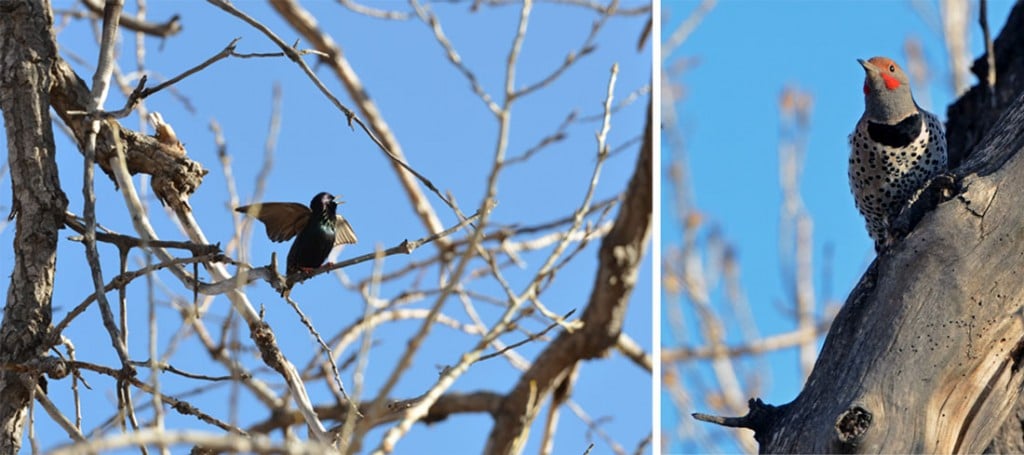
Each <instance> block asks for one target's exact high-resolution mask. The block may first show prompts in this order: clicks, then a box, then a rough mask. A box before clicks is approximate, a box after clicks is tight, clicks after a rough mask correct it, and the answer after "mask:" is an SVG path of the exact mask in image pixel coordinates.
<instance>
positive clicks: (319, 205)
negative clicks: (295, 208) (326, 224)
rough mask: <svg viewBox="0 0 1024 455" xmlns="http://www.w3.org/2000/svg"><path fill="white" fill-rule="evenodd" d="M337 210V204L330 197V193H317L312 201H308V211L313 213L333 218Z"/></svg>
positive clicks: (332, 197)
mask: <svg viewBox="0 0 1024 455" xmlns="http://www.w3.org/2000/svg"><path fill="white" fill-rule="evenodd" d="M337 208H338V203H337V202H335V201H334V196H331V193H327V192H320V193H317V195H316V196H313V200H311V201H309V209H310V210H312V211H313V213H323V214H327V215H330V216H332V217H333V216H334V211H335V209H337Z"/></svg>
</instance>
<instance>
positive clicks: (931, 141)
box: [849, 57, 946, 252]
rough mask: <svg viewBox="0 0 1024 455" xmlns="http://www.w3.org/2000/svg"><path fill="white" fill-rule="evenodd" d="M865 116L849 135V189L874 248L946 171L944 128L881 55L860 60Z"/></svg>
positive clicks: (879, 247) (890, 239) (889, 241)
mask: <svg viewBox="0 0 1024 455" xmlns="http://www.w3.org/2000/svg"><path fill="white" fill-rule="evenodd" d="M857 61H858V62H860V64H861V66H863V67H864V74H865V76H864V115H862V116H861V117H860V121H858V122H857V128H856V129H855V130H854V131H853V134H851V135H850V168H849V177H850V189H851V190H852V191H853V199H854V202H855V203H856V205H857V210H859V211H860V213H861V214H862V215H864V218H865V220H866V221H867V228H868V235H870V236H871V238H872V240H874V241H875V251H879V252H880V251H882V249H883V248H886V247H888V246H890V245H892V243H893V241H894V239H893V232H892V230H891V226H892V222H893V221H894V220H895V218H896V217H897V215H899V213H900V211H901V210H902V209H903V207H905V206H906V205H907V204H908V203H910V202H912V201H913V200H914V199H915V198H916V197H917V194H918V192H919V191H920V190H921V189H922V187H923V186H925V184H926V183H927V182H928V181H929V180H930V179H932V178H933V177H935V176H936V175H938V174H941V173H942V172H944V171H946V133H945V131H944V130H943V127H942V122H941V121H939V118H938V117H936V116H935V115H934V114H932V113H930V112H928V111H925V110H924V109H921V108H920V107H918V105H917V103H916V102H915V101H914V97H913V96H912V95H911V94H910V81H909V79H908V78H907V75H906V74H905V73H904V72H903V69H901V68H900V67H899V65H897V64H896V63H895V62H893V61H892V60H890V59H888V58H885V57H873V58H871V59H870V60H867V61H864V60H861V59H857Z"/></svg>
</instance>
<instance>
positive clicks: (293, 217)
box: [235, 202, 311, 242]
mask: <svg viewBox="0 0 1024 455" xmlns="http://www.w3.org/2000/svg"><path fill="white" fill-rule="evenodd" d="M250 210H254V211H255V212H254V213H249V211H250ZM235 211H236V212H239V213H245V214H247V215H252V216H255V217H256V218H257V219H259V220H260V221H262V222H263V225H264V226H266V228H267V237H269V238H270V240H271V241H274V242H283V241H285V240H288V239H290V238H292V237H295V234H298V233H299V231H301V230H302V228H304V227H306V222H308V221H309V214H310V213H311V212H310V210H309V207H306V206H304V205H302V204H296V203H294V202H264V203H262V204H253V205H244V206H242V207H238V208H236V209H235Z"/></svg>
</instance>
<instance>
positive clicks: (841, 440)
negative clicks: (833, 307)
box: [712, 2, 1024, 453]
mask: <svg viewBox="0 0 1024 455" xmlns="http://www.w3.org/2000/svg"><path fill="white" fill-rule="evenodd" d="M994 53H995V57H996V58H995V61H996V67H997V68H998V71H997V74H996V80H997V83H996V86H995V88H994V89H992V90H990V89H989V87H988V86H987V85H985V84H984V83H981V84H979V85H978V86H976V87H974V88H973V89H972V90H970V91H969V92H968V93H967V94H965V95H964V96H963V97H962V98H961V99H959V100H958V101H957V102H956V103H955V104H953V105H952V106H951V107H950V109H949V124H948V127H947V130H948V137H949V142H950V143H949V146H950V149H951V155H954V158H953V159H954V160H955V162H956V163H958V164H959V165H958V166H957V167H956V168H955V169H954V170H953V171H952V179H951V180H949V181H950V182H953V185H951V186H952V187H953V191H952V193H953V196H952V198H941V199H948V200H945V201H944V202H942V203H938V204H937V206H936V207H934V208H931V207H926V208H927V209H928V210H927V211H926V213H924V212H923V211H922V210H921V207H912V210H910V211H909V212H916V213H924V216H923V217H922V218H921V219H920V222H918V223H916V228H913V230H912V231H911V232H910V233H909V235H907V236H906V238H904V239H903V240H902V241H901V242H899V243H898V244H897V245H895V246H894V247H893V248H892V249H891V250H889V251H887V252H885V253H883V254H882V255H881V256H880V257H879V258H877V259H876V260H875V262H874V263H873V264H872V265H871V267H870V268H869V269H868V271H867V272H866V273H865V275H864V276H863V277H862V278H861V280H860V282H859V283H858V284H857V286H856V288H855V289H854V290H853V292H852V293H851V294H850V296H849V298H848V299H847V301H846V304H845V305H844V306H843V308H842V310H841V311H840V313H839V314H838V315H837V317H836V319H835V321H834V323H833V325H832V328H831V330H830V331H829V334H828V337H827V338H826V340H825V344H824V347H823V348H822V352H821V354H820V356H819V357H818V360H817V363H816V364H815V366H814V370H813V372H812V373H811V375H810V377H809V378H808V380H807V383H806V384H805V385H804V389H803V390H802V391H801V392H800V394H799V396H797V398H796V399H795V400H794V401H793V402H791V403H788V404H786V405H782V406H779V407H775V406H770V405H766V404H764V403H762V402H761V401H760V400H751V411H750V414H748V415H747V416H745V417H740V418H735V419H720V418H719V419H712V420H717V422H718V423H721V424H725V425H728V426H739V427H747V428H752V429H754V431H755V439H756V440H757V441H758V443H759V444H760V450H761V451H762V452H771V453H774V452H781V453H811V452H813V453H854V452H881V453H978V452H981V451H983V450H986V449H988V450H990V451H995V452H1009V451H1019V449H1020V448H1022V441H1024V439H1022V431H1021V430H1022V425H1024V418H1022V416H1024V404H1021V403H1020V400H1021V393H1020V392H1021V390H1022V384H1024V371H1022V369H1021V367H1022V366H1024V365H1022V362H1021V361H1022V359H1024V152H1022V151H1021V150H1022V149H1024V90H1022V88H1024V2H1019V3H1018V4H1017V5H1016V7H1015V8H1014V10H1013V12H1012V13H1011V15H1010V18H1009V20H1008V21H1007V24H1006V25H1005V27H1004V28H1003V32H1002V34H1001V35H1000V37H999V38H998V39H997V40H996V43H995V52H994ZM973 70H974V72H975V73H976V74H978V76H979V79H980V80H982V81H984V80H986V75H987V71H988V65H987V64H986V63H985V58H981V59H979V60H978V62H976V63H975V65H974V68H973ZM1019 152H1020V153H1019ZM927 199H932V200H933V201H934V202H933V203H937V202H939V201H935V200H934V198H927ZM941 199H940V200H941ZM914 224H915V223H910V224H909V226H911V227H913V225H914ZM997 435H999V437H998V438H996V436H997Z"/></svg>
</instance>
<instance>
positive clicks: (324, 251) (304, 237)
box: [235, 193, 356, 275]
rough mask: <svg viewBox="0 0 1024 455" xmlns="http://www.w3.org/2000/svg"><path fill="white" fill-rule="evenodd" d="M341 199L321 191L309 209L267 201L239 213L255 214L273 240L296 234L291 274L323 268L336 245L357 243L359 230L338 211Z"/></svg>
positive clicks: (279, 240)
mask: <svg viewBox="0 0 1024 455" xmlns="http://www.w3.org/2000/svg"><path fill="white" fill-rule="evenodd" d="M337 208H338V202H336V201H335V199H334V196H331V195H330V194H328V193H319V194H317V195H316V196H313V200H311V201H309V208H306V206H304V205H302V204H297V203H294V202H264V203H262V204H254V205H245V206H242V207H238V208H236V209H235V211H236V212H240V213H245V214H248V215H251V216H255V217H256V218H258V219H259V220H260V221H262V222H263V224H264V225H265V226H266V228H267V237H270V240H271V241H274V242H283V241H285V240H288V239H290V238H292V237H295V242H294V243H292V247H291V249H290V250H288V262H287V267H286V270H287V273H288V274H289V275H291V274H292V273H294V272H297V271H300V270H302V271H307V272H308V271H309V270H312V269H315V268H317V267H320V265H321V264H323V263H324V260H326V259H327V256H328V255H329V254H330V253H331V249H332V248H334V246H335V245H341V244H346V243H356V233H355V232H353V231H352V226H350V225H349V224H348V221H346V220H345V218H344V217H342V216H341V215H338V214H337Z"/></svg>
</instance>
